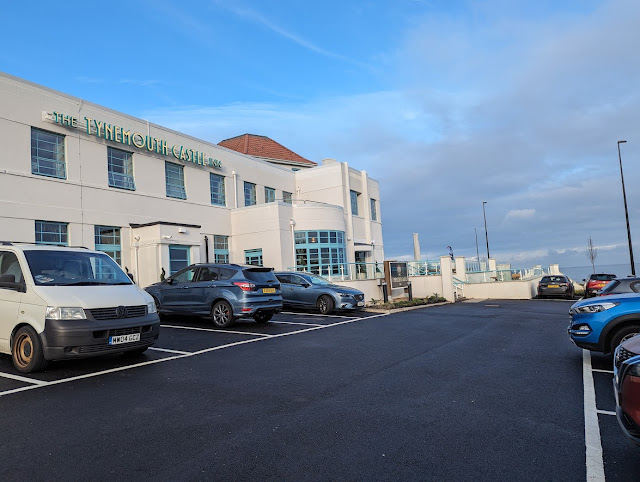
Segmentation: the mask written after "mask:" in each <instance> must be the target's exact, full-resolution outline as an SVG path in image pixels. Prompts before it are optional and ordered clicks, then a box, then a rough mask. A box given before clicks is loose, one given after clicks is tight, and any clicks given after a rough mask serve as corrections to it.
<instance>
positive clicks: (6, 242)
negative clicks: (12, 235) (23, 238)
mask: <svg viewBox="0 0 640 482" xmlns="http://www.w3.org/2000/svg"><path fill="white" fill-rule="evenodd" d="M0 244H1V245H2V246H13V243H12V242H11V241H0Z"/></svg>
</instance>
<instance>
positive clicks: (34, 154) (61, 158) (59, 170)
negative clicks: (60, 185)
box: [31, 127, 67, 179]
mask: <svg viewBox="0 0 640 482" xmlns="http://www.w3.org/2000/svg"><path fill="white" fill-rule="evenodd" d="M34 134H35V137H34ZM38 134H43V135H49V136H53V137H55V144H54V143H53V142H52V141H51V140H46V139H44V137H43V138H42V139H39V138H38V137H37V136H38ZM65 139H66V136H65V135H64V134H59V133H57V132H51V131H47V130H44V129H38V128H37V127H31V174H34V175H36V176H44V177H51V178H54V179H67V162H66V150H67V149H66V140H65ZM46 142H48V143H50V144H54V147H53V148H52V150H47V149H44V146H40V143H46ZM40 151H42V153H43V154H44V153H45V152H50V153H52V157H51V158H48V157H43V156H41V155H39V154H40ZM53 156H55V158H54V157H53ZM46 163H50V164H51V165H50V166H46V165H45V164H46ZM46 170H50V171H51V172H55V173H51V172H50V173H47V172H45V171H46Z"/></svg>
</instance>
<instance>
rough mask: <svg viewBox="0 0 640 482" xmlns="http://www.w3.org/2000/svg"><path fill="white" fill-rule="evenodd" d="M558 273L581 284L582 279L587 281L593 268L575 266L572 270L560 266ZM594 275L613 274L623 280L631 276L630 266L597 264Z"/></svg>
mask: <svg viewBox="0 0 640 482" xmlns="http://www.w3.org/2000/svg"><path fill="white" fill-rule="evenodd" d="M560 272H561V273H562V274H564V275H566V276H568V277H569V278H571V279H572V280H573V281H575V282H576V283H582V280H583V279H587V278H588V277H589V275H590V274H593V273H594V271H593V267H592V266H591V265H589V266H575V267H573V268H570V267H567V268H565V267H564V266H560ZM595 272H596V273H606V274H615V275H616V276H617V277H618V278H624V277H626V276H628V275H630V274H631V265H630V264H628V263H627V264H598V263H596V270H595Z"/></svg>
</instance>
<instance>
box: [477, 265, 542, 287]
mask: <svg viewBox="0 0 640 482" xmlns="http://www.w3.org/2000/svg"><path fill="white" fill-rule="evenodd" d="M545 274H546V271H545V270H544V269H543V268H541V267H539V266H536V267H534V268H528V269H496V270H493V271H480V272H474V273H467V281H466V282H467V283H492V282H496V281H527V280H531V279H534V278H537V277H539V276H544V275H545Z"/></svg>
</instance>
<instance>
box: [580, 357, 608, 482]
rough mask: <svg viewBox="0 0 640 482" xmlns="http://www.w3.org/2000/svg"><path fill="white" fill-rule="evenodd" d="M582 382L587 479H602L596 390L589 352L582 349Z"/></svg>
mask: <svg viewBox="0 0 640 482" xmlns="http://www.w3.org/2000/svg"><path fill="white" fill-rule="evenodd" d="M582 383H583V385H584V441H585V446H586V454H587V480H588V481H604V462H603V459H602V440H601V439H600V425H598V410H597V408H596V391H595V387H594V385H593V373H592V372H591V353H590V352H589V351H588V350H582Z"/></svg>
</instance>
